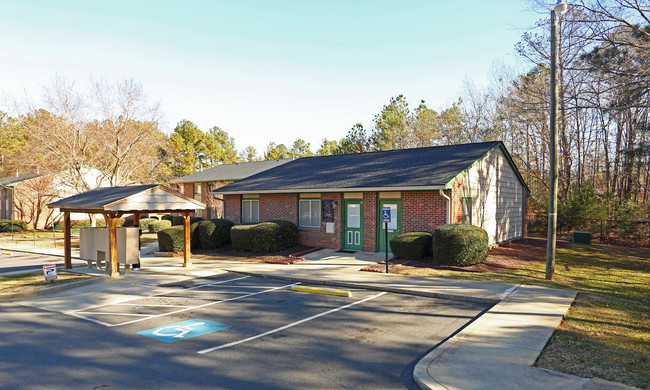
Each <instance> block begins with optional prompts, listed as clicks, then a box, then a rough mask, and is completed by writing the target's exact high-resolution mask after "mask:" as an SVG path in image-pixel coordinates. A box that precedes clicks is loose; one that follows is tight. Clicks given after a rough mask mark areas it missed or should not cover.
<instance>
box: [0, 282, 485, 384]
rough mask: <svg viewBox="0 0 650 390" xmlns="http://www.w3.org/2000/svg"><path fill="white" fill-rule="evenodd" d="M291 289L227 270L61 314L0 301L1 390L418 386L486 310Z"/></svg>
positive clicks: (39, 303)
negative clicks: (437, 357) (439, 355)
mask: <svg viewBox="0 0 650 390" xmlns="http://www.w3.org/2000/svg"><path fill="white" fill-rule="evenodd" d="M102 284H103V283H102ZM294 284H295V283H293V282H286V281H278V280H270V279H264V278H255V277H246V276H242V275H236V274H230V273H225V274H220V275H215V276H211V277H205V278H195V279H190V280H185V281H182V282H175V283H168V284H166V285H164V286H162V287H161V286H158V287H157V288H156V289H155V291H156V294H152V295H150V296H140V297H137V298H135V297H126V296H125V298H124V299H121V300H119V301H117V302H110V303H108V304H103V305H92V306H86V307H76V308H74V309H72V310H68V311H63V312H57V311H49V310H50V309H52V308H50V309H48V302H51V301H52V298H43V299H41V300H39V299H32V300H30V301H25V302H23V303H24V304H25V305H30V306H25V305H21V304H18V303H4V304H1V305H0V387H1V388H44V387H47V388H71V387H75V388H101V387H106V388H108V387H110V388H157V389H158V388H183V387H184V388H227V389H250V388H256V389H257V388H268V389H297V388H322V389H331V388H367V389H381V388H387V389H388V388H390V389H394V388H415V384H414V383H413V381H412V378H411V375H412V372H413V366H414V364H415V363H416V362H417V361H418V360H419V359H420V358H421V357H422V356H423V355H424V354H425V353H426V352H427V351H428V350H430V349H431V347H433V346H434V345H436V344H438V343H440V342H441V341H442V340H444V339H445V338H447V337H448V336H449V335H451V334H452V333H454V332H455V331H456V330H457V329H459V328H460V327H462V326H463V325H464V324H466V323H467V322H469V321H471V320H472V319H473V318H474V317H475V316H477V315H478V314H479V313H480V312H481V311H482V310H484V309H485V308H486V306H485V305H482V304H476V303H474V304H467V303H459V302H449V301H444V300H437V299H432V298H424V297H415V296H409V295H403V294H390V293H382V292H378V291H366V290H352V296H351V297H340V296H331V295H322V294H311V293H304V292H297V291H294V290H292V289H291V286H292V285H294Z"/></svg>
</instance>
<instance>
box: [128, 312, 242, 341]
mask: <svg viewBox="0 0 650 390" xmlns="http://www.w3.org/2000/svg"><path fill="white" fill-rule="evenodd" d="M227 328H230V325H224V324H220V323H218V322H212V321H206V320H202V319H198V318H197V319H195V320H188V321H183V322H177V323H175V324H171V325H165V326H161V327H158V328H153V329H148V330H143V331H140V332H136V333H138V334H141V335H143V336H147V337H151V338H152V339H156V340H160V341H164V342H166V343H173V342H174V341H179V340H185V339H189V338H192V337H196V336H201V335H204V334H208V333H213V332H217V331H219V330H222V329H227Z"/></svg>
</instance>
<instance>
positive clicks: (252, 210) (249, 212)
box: [241, 199, 260, 223]
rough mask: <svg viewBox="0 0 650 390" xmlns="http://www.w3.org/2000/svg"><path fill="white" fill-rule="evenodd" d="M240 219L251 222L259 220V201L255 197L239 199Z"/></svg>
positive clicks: (243, 221)
mask: <svg viewBox="0 0 650 390" xmlns="http://www.w3.org/2000/svg"><path fill="white" fill-rule="evenodd" d="M241 221H242V223H251V222H259V221H260V201H259V200H257V199H243V200H242V201H241Z"/></svg>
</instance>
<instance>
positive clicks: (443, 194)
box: [438, 190, 451, 224]
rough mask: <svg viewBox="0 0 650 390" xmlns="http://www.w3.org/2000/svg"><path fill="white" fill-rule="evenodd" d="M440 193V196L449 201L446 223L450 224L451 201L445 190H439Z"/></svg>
mask: <svg viewBox="0 0 650 390" xmlns="http://www.w3.org/2000/svg"><path fill="white" fill-rule="evenodd" d="M438 192H439V193H440V196H442V197H443V198H445V199H447V221H446V223H447V224H449V223H450V221H451V199H450V198H449V197H448V196H447V195H445V192H444V191H443V190H438Z"/></svg>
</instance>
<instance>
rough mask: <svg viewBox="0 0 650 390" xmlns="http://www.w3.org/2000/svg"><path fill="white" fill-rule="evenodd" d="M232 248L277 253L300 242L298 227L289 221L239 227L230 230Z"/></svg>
mask: <svg viewBox="0 0 650 390" xmlns="http://www.w3.org/2000/svg"><path fill="white" fill-rule="evenodd" d="M230 239H231V241H232V246H233V247H234V248H235V249H238V250H245V251H251V252H262V253H268V252H277V251H281V250H283V249H287V248H291V247H292V246H294V245H296V244H297V242H298V227H297V226H296V225H295V224H293V223H291V222H288V221H280V220H278V221H270V222H262V223H258V224H255V225H237V226H233V227H232V229H231V230H230Z"/></svg>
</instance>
